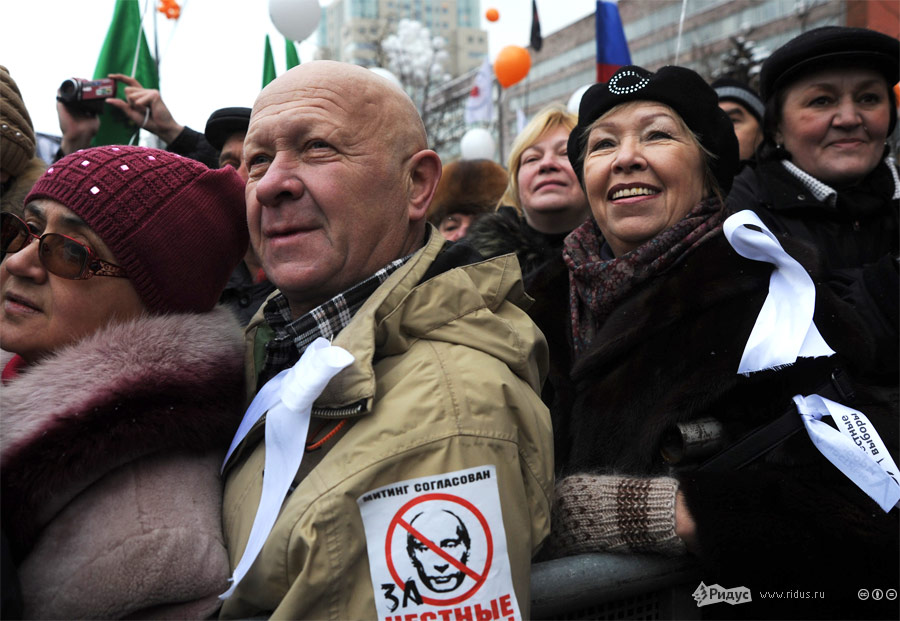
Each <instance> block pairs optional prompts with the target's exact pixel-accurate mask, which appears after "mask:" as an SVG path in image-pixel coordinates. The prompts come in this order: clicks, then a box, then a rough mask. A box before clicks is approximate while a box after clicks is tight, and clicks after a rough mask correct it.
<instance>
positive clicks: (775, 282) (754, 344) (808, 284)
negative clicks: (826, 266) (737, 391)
mask: <svg viewBox="0 0 900 621" xmlns="http://www.w3.org/2000/svg"><path fill="white" fill-rule="evenodd" d="M748 225H752V226H756V227H758V228H759V230H755V229H753V228H750V227H749V226H748ZM723 230H724V232H725V237H726V239H728V243H730V244H731V246H732V248H734V249H735V251H736V252H737V253H738V254H739V255H741V256H742V257H745V258H747V259H750V260H752V261H763V262H766V263H772V264H774V265H775V269H774V270H773V271H772V276H771V277H770V278H769V294H768V296H766V301H765V302H764V303H763V305H762V308H761V309H760V311H759V316H758V317H757V318H756V323H755V324H754V325H753V330H752V331H751V332H750V338H748V339H747V345H746V346H745V347H744V353H743V355H742V356H741V362H740V364H739V365H738V373H742V374H744V375H749V374H750V373H753V372H755V371H763V370H766V369H776V368H778V367H781V366H785V365H789V364H793V363H794V362H795V361H796V360H797V358H814V357H816V356H831V355H833V354H834V350H833V349H831V348H830V347H829V346H828V343H826V342H825V339H823V338H822V335H821V334H819V330H818V328H816V324H815V323H814V322H813V313H814V312H815V309H816V287H815V285H814V284H813V281H812V278H810V277H809V274H807V273H806V270H805V269H804V268H803V266H802V265H800V264H799V263H798V262H797V261H796V260H795V259H794V258H793V257H791V256H790V255H789V254H788V253H787V252H785V251H784V248H782V247H781V244H779V243H778V240H777V239H776V238H775V236H774V235H773V234H772V232H771V231H769V229H767V228H766V226H765V225H764V224H763V223H762V221H761V220H760V219H759V217H758V216H757V215H756V214H755V213H753V212H752V211H749V210H744V211H739V212H738V213H736V214H734V215H732V216H730V217H729V218H728V219H726V220H725V224H724V225H723Z"/></svg>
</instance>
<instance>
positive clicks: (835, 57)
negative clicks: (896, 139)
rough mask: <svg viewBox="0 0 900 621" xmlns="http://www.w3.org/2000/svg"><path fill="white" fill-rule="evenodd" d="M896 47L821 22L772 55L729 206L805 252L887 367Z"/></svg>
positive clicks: (898, 237) (899, 187)
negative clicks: (757, 133)
mask: <svg viewBox="0 0 900 621" xmlns="http://www.w3.org/2000/svg"><path fill="white" fill-rule="evenodd" d="M898 67H900V42H898V41H897V39H895V38H893V37H889V36H887V35H884V34H881V33H879V32H875V31H873V30H867V29H865V28H845V27H840V26H827V27H824V28H816V29H814V30H810V31H808V32H805V33H803V34H801V35H799V36H798V37H796V38H794V39H792V40H791V41H789V42H787V43H786V44H784V45H783V46H782V47H780V48H778V49H777V50H775V52H773V53H772V55H771V56H770V57H769V58H768V59H767V60H766V61H765V63H764V64H763V67H762V71H761V74H760V90H761V94H762V97H763V100H764V101H765V119H764V130H765V139H764V142H763V144H762V145H761V147H760V150H759V153H758V162H759V165H758V166H757V168H756V169H755V170H745V171H743V172H742V174H741V175H739V176H738V177H737V178H736V179H735V182H734V188H733V189H732V191H731V194H730V195H729V197H728V208H729V210H730V211H740V210H741V209H751V210H753V211H755V212H756V213H757V214H758V215H759V217H760V219H762V221H763V222H765V223H766V225H767V226H768V227H769V228H770V229H771V230H772V232H773V233H775V234H776V235H783V236H789V237H793V238H795V239H798V240H801V241H803V242H806V243H808V244H810V245H812V246H814V247H815V248H816V249H817V250H818V251H819V254H820V256H821V258H822V261H823V263H824V267H825V268H826V269H827V270H828V272H829V280H830V281H831V283H832V286H833V287H834V288H835V291H837V292H838V293H839V294H840V295H841V296H842V297H843V298H844V299H846V300H848V301H849V302H850V303H852V304H853V305H854V307H855V308H856V309H857V311H858V312H859V313H860V314H861V315H862V316H863V317H864V318H865V319H866V321H867V322H868V323H869V325H870V327H872V329H873V332H876V333H879V334H880V342H881V348H880V350H879V353H878V356H879V360H880V361H881V365H882V366H883V367H884V368H885V370H886V372H887V373H889V374H891V375H892V376H895V375H896V372H897V339H898V333H897V327H898V324H900V312H898V302H900V286H898V283H900V279H898V274H897V260H896V259H897V255H898V242H900V227H898V199H900V176H898V174H897V169H896V164H895V162H893V161H892V160H891V159H889V158H888V155H889V148H888V146H887V142H886V140H887V137H888V136H889V135H890V134H891V131H892V130H893V128H894V126H895V125H896V121H897V101H896V100H895V97H894V92H893V86H894V84H896V83H897V81H898V79H900V69H898Z"/></svg>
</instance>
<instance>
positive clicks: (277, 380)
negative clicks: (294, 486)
mask: <svg viewBox="0 0 900 621" xmlns="http://www.w3.org/2000/svg"><path fill="white" fill-rule="evenodd" d="M352 362H353V355H352V354H350V352H348V351H347V350H345V349H342V348H340V347H334V346H332V345H330V344H329V343H328V341H327V340H325V339H324V338H321V337H320V338H317V339H316V340H315V341H313V342H312V343H311V344H310V345H309V346H308V347H307V348H306V351H305V352H303V355H302V356H301V357H300V360H298V361H297V363H296V364H295V365H294V366H293V367H291V368H290V369H285V370H284V371H282V372H281V373H279V374H278V375H276V376H275V377H273V378H272V379H271V380H269V381H268V382H266V385H265V386H263V387H262V389H260V391H259V392H258V393H257V395H256V397H255V398H254V399H253V402H252V403H251V404H250V407H249V408H247V412H246V414H244V419H243V420H242V421H241V424H240V426H239V427H238V430H237V433H236V434H235V436H234V439H233V440H232V441H231V447H230V448H229V449H228V453H227V455H226V456H225V462H223V464H222V468H223V469H224V468H225V463H227V462H228V458H229V457H231V454H232V453H233V452H234V450H235V449H236V448H237V446H238V445H239V444H240V443H241V441H242V440H243V439H244V437H246V435H247V433H248V432H249V431H250V429H251V428H252V427H253V425H255V424H256V422H257V421H258V420H259V419H260V418H261V417H262V415H263V414H265V413H266V412H268V414H267V415H266V432H265V446H266V462H265V470H264V471H263V486H262V495H261V496H260V499H259V507H258V508H257V510H256V517H255V518H254V519H253V526H252V527H251V529H250V537H249V539H248V540H247V546H246V548H245V549H244V554H243V555H242V556H241V559H240V561H238V564H237V566H236V567H235V568H234V574H233V575H232V577H231V586H230V587H229V588H228V590H227V591H225V592H224V593H223V594H222V595H220V596H219V598H220V599H227V598H228V597H230V596H231V594H232V593H234V589H235V588H236V587H237V585H238V584H239V583H240V581H241V579H243V577H244V576H245V575H246V574H247V571H248V570H249V569H250V566H251V565H252V564H253V561H255V560H256V557H257V556H258V555H259V552H260V550H262V547H263V544H264V543H265V542H266V539H267V538H268V536H269V533H270V532H271V531H272V527H273V526H274V525H275V520H276V519H277V518H278V513H279V512H280V511H281V505H282V503H283V502H284V499H285V497H286V496H287V493H288V490H289V489H290V487H291V483H292V482H293V480H294V476H295V475H296V474H297V470H298V469H299V468H300V462H301V461H302V460H303V453H304V447H305V445H306V435H307V432H308V431H309V419H310V415H311V412H312V405H313V402H315V400H316V399H317V398H318V397H319V395H321V394H322V391H323V390H325V386H327V385H328V382H329V381H331V379H332V378H333V377H334V376H335V375H337V374H338V373H339V372H340V371H341V370H342V369H344V368H346V367H347V366H349V365H350V364H351V363H352Z"/></svg>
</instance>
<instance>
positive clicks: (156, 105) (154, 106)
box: [106, 73, 184, 144]
mask: <svg viewBox="0 0 900 621" xmlns="http://www.w3.org/2000/svg"><path fill="white" fill-rule="evenodd" d="M109 77H110V78H112V79H113V80H116V81H119V82H122V83H123V84H125V101H123V100H121V99H116V98H114V97H111V98H109V99H107V100H106V103H107V104H109V105H110V106H112V107H114V108H117V109H118V110H120V111H121V112H122V113H123V114H124V115H125V116H126V117H128V118H129V119H130V120H131V121H132V122H133V123H134V124H135V125H137V126H138V127H140V128H142V129H146V130H147V131H149V132H151V133H153V134H156V135H157V136H159V137H160V138H162V140H163V141H164V142H165V143H166V144H170V143H171V142H172V141H173V140H175V138H177V137H178V134H180V133H181V131H182V130H183V129H184V126H183V125H180V124H179V123H178V122H176V121H175V119H174V118H172V113H171V112H169V108H168V107H167V106H166V104H165V102H164V101H163V100H162V97H161V96H160V94H159V91H158V90H156V89H153V88H144V87H143V86H142V85H141V83H140V82H138V81H137V80H136V79H134V78H132V77H130V76H127V75H124V74H121V73H111V74H109Z"/></svg>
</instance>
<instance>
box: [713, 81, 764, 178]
mask: <svg viewBox="0 0 900 621" xmlns="http://www.w3.org/2000/svg"><path fill="white" fill-rule="evenodd" d="M712 87H713V90H715V91H716V95H718V96H719V107H720V108H721V109H722V110H724V111H725V114H727V115H728V117H729V118H730V119H731V121H732V122H733V123H734V135H735V136H737V139H738V144H739V145H740V158H741V161H742V162H743V161H747V160H752V159H753V154H754V153H755V152H756V147H758V146H759V143H761V142H762V139H763V130H762V119H763V110H764V106H763V102H762V100H761V99H760V98H759V95H757V94H756V92H755V91H754V90H753V89H752V88H750V86H749V85H747V84H744V83H743V82H741V81H739V80H733V79H731V78H719V79H718V80H716V81H715V82H713V83H712Z"/></svg>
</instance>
